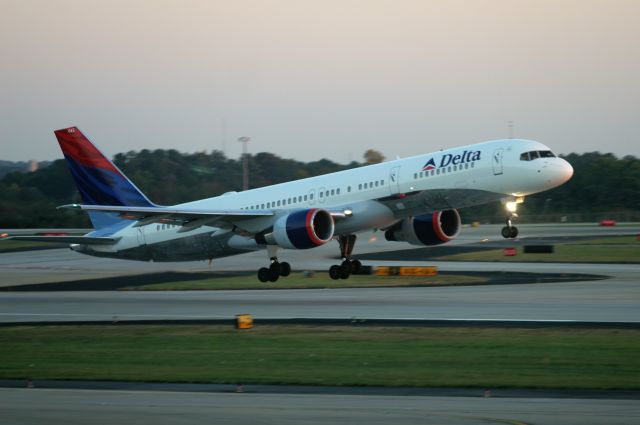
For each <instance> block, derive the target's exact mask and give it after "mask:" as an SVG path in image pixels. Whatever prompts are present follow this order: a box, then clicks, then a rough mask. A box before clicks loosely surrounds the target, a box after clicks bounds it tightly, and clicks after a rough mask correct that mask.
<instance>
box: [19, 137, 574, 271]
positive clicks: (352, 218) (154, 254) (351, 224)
mask: <svg viewBox="0 0 640 425" xmlns="http://www.w3.org/2000/svg"><path fill="white" fill-rule="evenodd" d="M55 135H56V137H57V139H58V142H59V143H60V147H61V148H62V152H63V154H64V157H65V159H66V160H67V163H68V166H69V169H70V170H71V174H72V175H73V178H74V180H75V183H76V185H77V187H78V190H79V192H80V195H81V198H82V201H83V203H82V204H72V205H64V206H62V207H61V208H73V209H79V210H83V211H86V212H87V213H88V214H89V217H90V219H91V222H92V224H93V226H94V229H95V230H94V231H93V232H91V233H88V234H87V235H85V236H78V237H73V236H14V237H9V239H21V240H38V241H51V242H66V243H70V244H71V249H73V250H74V251H77V252H81V253H83V254H88V255H94V256H98V257H111V258H123V259H128V260H140V261H189V260H205V259H213V258H219V257H224V256H229V255H234V254H240V253H244V252H248V251H254V250H261V249H264V250H266V252H267V258H266V259H265V263H266V264H267V265H268V267H262V268H260V270H258V278H259V279H260V280H261V281H262V282H267V281H271V282H275V281H276V280H278V278H279V277H281V276H287V275H289V273H290V272H291V266H290V265H289V264H288V263H286V262H279V261H278V256H277V251H278V248H285V249H310V248H314V247H317V246H320V245H323V244H326V243H328V242H329V241H331V240H333V239H335V240H337V241H338V245H339V247H340V256H341V258H342V262H341V264H339V265H333V266H331V268H330V269H329V274H330V276H331V278H333V279H346V278H348V277H349V276H350V274H351V273H353V272H356V271H357V270H358V269H359V268H360V267H361V264H360V262H359V261H358V260H352V258H351V254H352V252H353V247H354V244H355V241H356V234H357V233H359V232H364V231H367V230H372V229H380V230H383V231H384V232H385V233H384V234H385V238H386V240H388V241H404V242H408V243H410V244H412V245H420V246H429V245H439V244H443V243H446V242H449V241H450V240H452V239H453V238H455V237H456V236H457V235H458V232H459V231H460V215H459V214H458V211H457V209H459V208H464V207H469V206H472V205H478V204H484V203H488V202H495V201H502V202H503V203H504V205H505V206H506V209H507V213H506V222H507V224H506V226H505V227H504V228H503V229H502V236H504V237H505V238H515V237H516V236H517V235H518V229H517V228H516V227H515V226H514V225H513V224H512V220H513V219H514V218H515V211H516V206H517V204H518V203H521V202H522V201H523V200H524V197H525V196H527V195H530V194H533V193H537V192H542V191H545V190H548V189H551V188H553V187H556V186H559V185H561V184H563V183H564V182H566V181H567V180H569V179H570V178H571V176H572V175H573V168H572V167H571V165H569V163H568V162H567V161H565V160H564V159H562V158H558V157H557V156H556V155H554V154H553V153H552V152H551V150H550V149H549V148H548V147H547V146H545V145H543V144H542V143H538V142H535V141H531V140H522V139H507V140H494V141H490V142H484V143H479V144H475V145H469V146H463V147H459V148H454V149H448V150H443V151H439V152H434V153H428V154H423V155H418V156H414V157H410V158H404V159H398V160H395V161H389V162H384V163H381V164H375V165H369V166H366V167H361V168H355V169H352V170H346V171H340V172H337V173H331V174H326V175H322V176H318V177H311V178H307V179H302V180H296V181H292V182H288V183H281V184H277V185H273V186H267V187H262V188H258V189H251V190H247V191H244V192H228V193H225V194H223V195H221V196H216V197H213V198H208V199H203V200H199V201H193V202H187V203H184V204H179V205H173V206H160V205H156V204H154V203H153V202H151V201H150V200H149V199H148V198H147V197H146V196H145V195H144V194H143V193H142V192H141V191H140V190H139V189H138V188H137V187H136V186H135V185H134V184H133V183H132V182H131V181H130V180H129V179H128V178H127V177H126V176H125V175H124V174H123V173H122V172H121V171H120V170H119V169H118V167H116V166H115V165H114V164H113V163H112V162H111V161H110V160H109V159H108V158H106V157H105V156H104V155H103V154H102V153H101V152H100V151H99V150H98V149H97V148H96V147H95V146H94V145H93V144H92V143H91V142H90V141H89V139H87V138H86V137H85V136H84V135H83V134H82V132H81V131H80V130H79V129H78V128H77V127H70V128H65V129H62V130H57V131H55Z"/></svg>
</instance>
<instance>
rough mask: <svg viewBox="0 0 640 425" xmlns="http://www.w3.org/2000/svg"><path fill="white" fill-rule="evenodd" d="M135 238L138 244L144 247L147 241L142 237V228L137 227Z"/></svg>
mask: <svg viewBox="0 0 640 425" xmlns="http://www.w3.org/2000/svg"><path fill="white" fill-rule="evenodd" d="M136 237H137V238H138V244H140V245H146V244H147V241H146V240H145V237H144V226H140V227H138V231H137V232H136Z"/></svg>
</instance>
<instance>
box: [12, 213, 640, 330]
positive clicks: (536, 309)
mask: <svg viewBox="0 0 640 425" xmlns="http://www.w3.org/2000/svg"><path fill="white" fill-rule="evenodd" d="M612 229H613V230H612ZM633 229H635V227H619V228H600V227H597V226H595V225H591V226H586V225H585V226H562V225H550V226H527V227H525V226H522V229H521V230H522V231H523V233H526V234H530V235H535V236H542V237H547V236H549V235H556V236H560V235H573V236H576V235H583V236H584V235H587V234H600V233H601V232H603V235H604V234H614V233H616V232H617V233H619V232H622V233H633ZM498 230H499V226H484V227H481V228H479V229H474V228H466V229H463V232H462V234H461V236H460V238H459V240H457V241H454V242H455V243H459V244H464V243H470V242H477V241H479V240H484V239H486V237H487V236H490V235H493V236H492V237H493V238H494V240H499V239H497V238H498V237H496V236H495V232H497V231H498ZM361 239H365V242H364V243H362V244H361V247H362V249H361V252H367V251H370V252H376V251H379V250H381V249H397V248H398V247H406V248H411V247H410V246H409V245H407V244H392V243H381V242H380V241H371V242H366V238H361ZM389 246H391V248H389ZM435 249H437V248H435ZM286 252H287V256H290V257H292V258H291V261H292V262H294V264H298V266H300V265H302V266H308V268H320V267H322V268H324V266H325V265H328V264H331V263H332V262H334V261H335V260H333V259H332V258H331V257H332V256H333V255H334V254H335V253H334V252H333V249H330V248H328V247H321V248H319V249H318V250H309V251H304V252H300V251H286ZM263 255H264V254H263V253H252V254H248V255H242V256H237V257H231V258H228V259H222V260H219V262H216V269H225V267H227V268H228V269H230V270H231V269H233V270H238V269H240V270H246V269H247V268H249V269H251V268H253V267H254V264H256V263H260V262H261V261H262V256H263ZM293 257H297V260H294V258H293ZM287 259H288V260H289V258H287ZM225 262H226V263H225ZM225 264H226V265H225ZM377 264H384V262H377ZM388 264H400V265H401V264H403V262H399V261H395V262H389V263H388ZM406 264H412V265H414V264H416V262H410V263H406ZM418 264H419V263H418ZM424 264H429V265H431V264H435V265H437V266H438V267H439V268H440V269H441V270H443V271H505V270H506V271H524V272H556V273H557V272H571V273H589V274H604V275H609V276H613V278H612V279H609V280H604V281H592V282H565V283H548V284H535V285H497V286H465V287H439V288H368V289H348V288H345V289H334V290H328V289H323V290H278V291H263V290H245V291H184V292H182V291H174V292H113V291H105V292H99V291H96V292H28V293H22V292H1V293H0V321H3V322H16V321H40V320H42V321H46V320H56V321H57V320H112V319H114V318H117V319H119V320H125V319H202V318H210V319H215V318H229V317H233V316H234V315H236V314H238V313H251V314H253V315H254V316H255V317H256V318H300V317H304V318H351V317H358V318H383V319H398V318H411V319H498V320H517V319H522V320H580V321H640V265H637V264H634V265H622V264H531V263H467V262H433V261H429V262H425V263H424ZM318 266H320V267H318ZM208 268H209V266H208V265H206V264H203V263H174V264H167V263H165V264H151V263H137V262H130V261H120V260H107V259H101V258H93V257H87V256H83V255H79V254H77V253H75V252H71V251H69V250H49V251H36V252H33V251H32V252H22V253H13V254H3V255H0V271H1V272H2V274H3V279H2V282H3V283H4V284H8V283H16V282H21V283H32V282H48V281H52V280H55V279H62V278H65V280H68V279H69V278H81V277H82V278H89V277H104V276H112V275H118V274H120V275H122V274H125V275H126V274H135V273H142V272H150V271H166V270H173V271H189V270H207V269H208ZM132 279H135V278H133V277H132ZM276 285H277V284H276Z"/></svg>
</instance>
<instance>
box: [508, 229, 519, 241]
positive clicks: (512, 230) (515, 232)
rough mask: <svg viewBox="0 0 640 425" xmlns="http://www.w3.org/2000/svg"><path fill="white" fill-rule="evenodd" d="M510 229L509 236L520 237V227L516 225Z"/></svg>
mask: <svg viewBox="0 0 640 425" xmlns="http://www.w3.org/2000/svg"><path fill="white" fill-rule="evenodd" d="M509 230H510V232H509V237H510V238H511V239H513V238H517V237H518V228H517V227H516V226H513V227H511V229H509Z"/></svg>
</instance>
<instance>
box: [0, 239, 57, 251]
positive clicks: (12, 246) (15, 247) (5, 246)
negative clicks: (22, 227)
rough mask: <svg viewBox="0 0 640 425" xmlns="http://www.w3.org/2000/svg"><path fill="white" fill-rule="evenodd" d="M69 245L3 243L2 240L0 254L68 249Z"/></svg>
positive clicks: (28, 242)
mask: <svg viewBox="0 0 640 425" xmlns="http://www.w3.org/2000/svg"><path fill="white" fill-rule="evenodd" d="M67 246H69V244H59V243H51V242H48V243H47V242H32V241H11V240H9V241H2V240H0V253H2V252H12V251H30V250H33V249H47V248H52V249H53V248H66V247H67Z"/></svg>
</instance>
